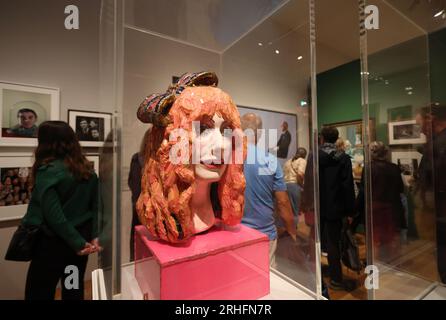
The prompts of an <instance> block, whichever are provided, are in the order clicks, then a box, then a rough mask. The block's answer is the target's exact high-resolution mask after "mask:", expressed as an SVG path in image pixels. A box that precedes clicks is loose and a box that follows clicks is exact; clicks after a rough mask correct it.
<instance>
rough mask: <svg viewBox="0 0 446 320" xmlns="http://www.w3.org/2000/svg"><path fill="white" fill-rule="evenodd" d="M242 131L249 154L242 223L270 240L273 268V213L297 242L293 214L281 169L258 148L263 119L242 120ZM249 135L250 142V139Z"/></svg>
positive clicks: (246, 118)
mask: <svg viewBox="0 0 446 320" xmlns="http://www.w3.org/2000/svg"><path fill="white" fill-rule="evenodd" d="M241 120H242V129H243V130H244V131H245V134H246V135H247V136H248V154H247V158H246V160H245V164H244V175H245V178H246V189H245V209H244V214H243V219H242V224H244V225H246V226H248V227H250V228H253V229H256V230H258V231H260V232H262V233H264V234H266V235H267V236H268V237H269V240H270V252H269V255H270V265H271V266H273V267H274V266H275V258H274V254H275V250H276V247H277V230H276V225H275V223H274V211H275V210H277V212H278V214H279V216H280V217H281V218H282V219H283V220H284V222H285V226H286V230H287V232H288V233H289V234H290V236H291V237H292V238H293V240H296V233H297V230H296V227H295V226H294V220H293V211H292V209H291V204H290V201H289V198H288V194H287V188H286V184H285V181H284V178H283V172H282V168H281V167H280V164H279V162H278V160H277V158H276V157H275V156H274V155H272V154H271V153H268V152H267V151H266V150H265V149H263V148H262V147H260V146H258V145H257V142H258V141H259V139H260V132H258V130H261V129H262V119H261V118H260V117H259V116H257V115H256V114H254V113H247V114H245V115H244V116H243V117H242V119H241ZM250 136H251V139H250Z"/></svg>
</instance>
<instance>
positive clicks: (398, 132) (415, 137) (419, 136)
mask: <svg viewBox="0 0 446 320" xmlns="http://www.w3.org/2000/svg"><path fill="white" fill-rule="evenodd" d="M423 143H426V136H425V135H424V134H423V133H422V132H421V127H420V125H418V124H417V123H416V121H415V120H407V121H398V122H389V144H390V145H397V144H423Z"/></svg>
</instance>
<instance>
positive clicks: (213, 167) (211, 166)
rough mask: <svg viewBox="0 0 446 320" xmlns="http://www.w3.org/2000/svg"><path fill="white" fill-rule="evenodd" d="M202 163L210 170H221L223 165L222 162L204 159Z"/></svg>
mask: <svg viewBox="0 0 446 320" xmlns="http://www.w3.org/2000/svg"><path fill="white" fill-rule="evenodd" d="M201 165H203V166H204V167H206V168H207V169H209V170H219V169H220V168H221V166H222V164H214V163H204V162H203V161H201Z"/></svg>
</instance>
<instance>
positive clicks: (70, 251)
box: [22, 121, 101, 300]
mask: <svg viewBox="0 0 446 320" xmlns="http://www.w3.org/2000/svg"><path fill="white" fill-rule="evenodd" d="M38 142H39V143H38V146H37V148H36V150H35V162H34V166H33V169H32V178H33V181H34V189H33V192H32V197H31V202H30V204H29V206H28V211H27V213H26V215H25V217H24V218H23V221H22V223H23V224H24V225H40V226H41V232H40V235H39V237H38V240H37V243H36V244H35V250H34V254H33V258H32V260H31V263H30V266H29V269H28V275H27V279H26V290H25V299H26V300H37V299H39V300H52V299H54V294H55V290H56V286H57V283H58V282H59V280H61V287H62V299H63V300H73V299H74V300H82V299H83V297H84V286H83V283H84V274H85V269H86V266H87V261H88V255H89V254H91V253H94V252H96V251H98V250H100V249H101V248H100V246H99V244H98V240H97V208H98V178H97V176H96V174H95V173H94V171H93V168H92V166H91V164H90V163H89V162H88V160H87V159H86V158H85V157H84V156H83V155H82V151H81V147H80V145H79V142H78V139H77V137H76V134H75V133H74V131H73V129H71V127H70V126H69V125H68V124H67V123H65V122H62V121H46V122H44V123H42V124H41V125H40V126H39V129H38Z"/></svg>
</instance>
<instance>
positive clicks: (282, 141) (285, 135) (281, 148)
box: [277, 121, 291, 159]
mask: <svg viewBox="0 0 446 320" xmlns="http://www.w3.org/2000/svg"><path fill="white" fill-rule="evenodd" d="M290 143H291V134H290V132H289V131H288V122H286V121H284V122H283V123H282V134H281V135H280V138H279V141H278V142H277V147H278V149H277V158H281V159H286V158H288V148H289V147H290Z"/></svg>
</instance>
